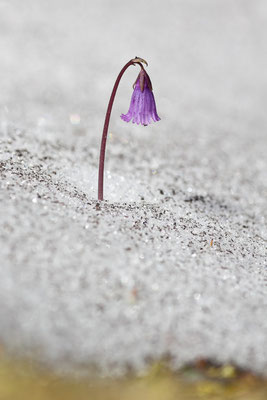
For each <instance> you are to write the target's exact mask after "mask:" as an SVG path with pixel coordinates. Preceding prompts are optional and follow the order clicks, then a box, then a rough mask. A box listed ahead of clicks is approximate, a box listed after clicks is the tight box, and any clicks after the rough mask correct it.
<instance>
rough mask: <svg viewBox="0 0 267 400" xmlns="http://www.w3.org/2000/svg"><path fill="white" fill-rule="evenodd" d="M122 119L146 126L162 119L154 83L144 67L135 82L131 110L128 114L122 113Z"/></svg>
mask: <svg viewBox="0 0 267 400" xmlns="http://www.w3.org/2000/svg"><path fill="white" fill-rule="evenodd" d="M121 119H123V120H124V121H126V122H130V121H131V120H132V122H133V123H136V124H138V125H139V124H142V125H144V126H146V125H148V124H150V123H151V122H153V121H154V122H156V121H159V120H160V117H159V116H158V114H157V109H156V103H155V98H154V95H153V92H152V84H151V81H150V78H149V76H148V74H147V72H146V71H145V70H144V68H142V69H141V71H140V73H139V75H138V77H137V79H136V81H135V83H134V92H133V94H132V98H131V103H130V108H129V111H128V113H127V114H122V115H121Z"/></svg>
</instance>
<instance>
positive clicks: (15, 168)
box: [0, 0, 267, 375]
mask: <svg viewBox="0 0 267 400" xmlns="http://www.w3.org/2000/svg"><path fill="white" fill-rule="evenodd" d="M266 19H267V5H266V2H265V0H257V1H253V2H251V1H250V0H237V1H230V0H229V1H228V0H224V1H223V2H222V1H219V0H202V1H201V2H200V1H197V0H176V1H171V0H167V1H165V2H162V1H154V0H151V1H148V2H145V3H144V2H143V1H140V0H137V1H135V2H132V1H129V0H123V1H122V0H119V1H117V0H114V1H112V2H111V1H110V2H109V1H107V0H105V1H103V0H102V1H97V2H96V1H95V2H93V1H82V0H76V1H75V2H72V1H70V0H64V1H63V0H62V1H60V0H53V1H52V0H48V1H45V2H43V1H41V0H39V1H37V0H34V1H33V0H32V1H30V0H26V1H23V2H21V1H19V0H13V1H1V2H0V50H1V64H0V78H1V91H0V141H1V143H0V153H1V154H0V160H1V162H0V174H1V175H0V176H1V191H0V199H1V208H0V224H1V230H0V243H1V247H0V262H1V268H0V317H1V319H0V321H1V329H0V340H1V342H2V343H3V344H4V345H5V346H6V347H7V348H8V349H10V350H11V351H15V352H17V353H18V354H22V355H23V354H24V355H25V354H27V355H31V356H33V357H35V358H37V359H39V360H41V361H42V362H45V363H48V365H50V366H53V367H54V368H56V369H57V370H61V371H62V370H65V371H67V370H70V371H71V370H72V368H73V369H75V370H77V368H82V367H87V366H94V367H95V368H96V369H97V370H98V371H99V372H100V373H101V374H111V375H117V374H123V373H124V372H126V371H128V370H129V369H133V370H134V371H135V372H137V373H139V372H141V371H143V370H144V369H145V368H146V366H147V365H149V364H150V363H151V362H152V361H153V360H157V359H161V358H166V357H167V358H168V359H169V360H170V364H171V365H172V367H173V368H177V367H179V366H181V365H183V364H185V363H187V362H190V361H193V360H195V359H196V358H199V357H204V358H211V359H212V360H215V361H218V362H234V363H236V364H238V365H239V366H241V367H245V368H250V369H252V370H254V371H256V372H260V373H264V374H267V347H266V343H267V318H266V314H267V257H266V256H267V251H266V250H267V227H266V221H267V207H266V200H267V175H266V170H267V160H266V152H267V139H266V127H267V119H266V101H267V92H266V87H267V86H266V83H267V56H266V54H267V53H266V34H267V23H266V22H267V21H266ZM135 56H140V57H143V58H145V59H147V61H148V62H149V67H148V73H149V74H150V76H151V79H152V83H153V86H154V93H155V98H156V101H157V107H158V113H159V116H160V117H161V118H162V120H161V121H160V122H158V123H156V124H152V125H150V126H148V127H141V126H136V125H135V124H126V123H125V122H123V121H121V120H120V118H119V115H120V114H121V113H122V112H124V113H125V112H127V110H128V106H129V102H130V96H131V93H132V89H131V85H132V83H133V82H134V81H135V79H136V75H137V72H138V69H139V68H138V67H131V68H130V69H129V70H128V71H127V72H126V73H125V75H124V77H123V80H122V82H121V85H120V88H119V91H118V95H117V98H116V102H115V105H114V109H113V113H112V118H111V125H110V134H109V138H108V144H107V160H106V181H105V199H106V201H104V202H103V203H101V204H100V203H98V202H97V201H96V191H97V187H96V182H97V166H98V153H99V144H100V138H101V131H102V125H103V120H104V113H105V108H106V105H107V102H108V97H109V95H110V92H111V89H112V85H113V82H114V79H115V78H116V75H117V74H118V72H119V70H120V68H121V67H122V66H123V65H124V64H125V63H126V62H127V61H128V60H129V59H131V58H133V57H135Z"/></svg>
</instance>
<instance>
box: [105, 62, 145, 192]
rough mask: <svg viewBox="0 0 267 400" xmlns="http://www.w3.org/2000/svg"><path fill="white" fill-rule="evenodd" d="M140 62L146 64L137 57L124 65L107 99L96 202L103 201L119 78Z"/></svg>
mask: <svg viewBox="0 0 267 400" xmlns="http://www.w3.org/2000/svg"><path fill="white" fill-rule="evenodd" d="M141 62H144V63H145V64H147V62H146V61H145V60H143V59H142V58H139V57H136V58H134V59H132V60H130V61H129V62H128V63H127V64H125V66H124V67H123V68H122V70H121V72H120V73H119V75H118V77H117V79H116V82H115V84H114V86H113V90H112V92H111V96H110V99H109V103H108V108H107V112H106V117H105V122H104V128H103V134H102V140H101V147H100V157H99V169H98V200H103V194H104V189H103V186H104V164H105V153H106V142H107V135H108V127H109V121H110V115H111V110H112V106H113V103H114V99H115V95H116V92H117V89H118V86H119V83H120V80H121V77H122V75H123V74H124V72H125V71H126V69H127V68H128V67H130V65H134V64H139V65H140V66H141V67H143V66H142V64H141Z"/></svg>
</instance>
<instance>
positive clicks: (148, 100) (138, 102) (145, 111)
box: [98, 57, 160, 200]
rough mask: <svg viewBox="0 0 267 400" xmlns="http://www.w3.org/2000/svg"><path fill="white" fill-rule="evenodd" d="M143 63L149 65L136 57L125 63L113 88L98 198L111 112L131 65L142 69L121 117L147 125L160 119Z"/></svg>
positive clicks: (107, 115) (104, 133)
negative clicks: (126, 110) (126, 109)
mask: <svg viewBox="0 0 267 400" xmlns="http://www.w3.org/2000/svg"><path fill="white" fill-rule="evenodd" d="M142 63H143V64H146V65H147V62H146V61H145V60H143V58H140V57H135V58H133V59H132V60H130V61H129V62H128V63H127V64H126V65H124V67H123V68H122V70H121V72H120V73H119V75H118V77H117V79H116V81H115V83H114V86H113V90H112V92H111V96H110V99H109V103H108V108H107V112H106V118H105V122H104V128H103V134H102V141H101V148H100V157H99V172H98V200H103V191H104V189H103V186H104V163H105V152H106V142H107V135H108V126H109V120H110V114H111V110H112V106H113V102H114V99H115V95H116V92H117V89H118V86H119V83H120V80H121V77H122V75H123V74H124V72H125V71H126V69H127V68H128V67H129V66H130V65H135V64H138V65H139V66H140V67H141V71H140V73H139V75H138V77H137V80H136V82H135V84H134V92H133V95H132V99H131V104H130V108H129V111H128V113H127V114H126V115H124V114H122V115H121V118H122V119H123V120H124V121H126V122H129V121H131V120H132V121H133V122H135V123H137V124H142V125H145V126H146V125H148V124H150V123H151V122H152V121H155V122H156V121H159V120H160V118H159V116H158V114H157V109H156V103H155V99H154V95H153V93H152V85H151V81H150V78H149V76H148V74H147V72H146V71H145V69H144V67H143V65H142Z"/></svg>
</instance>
